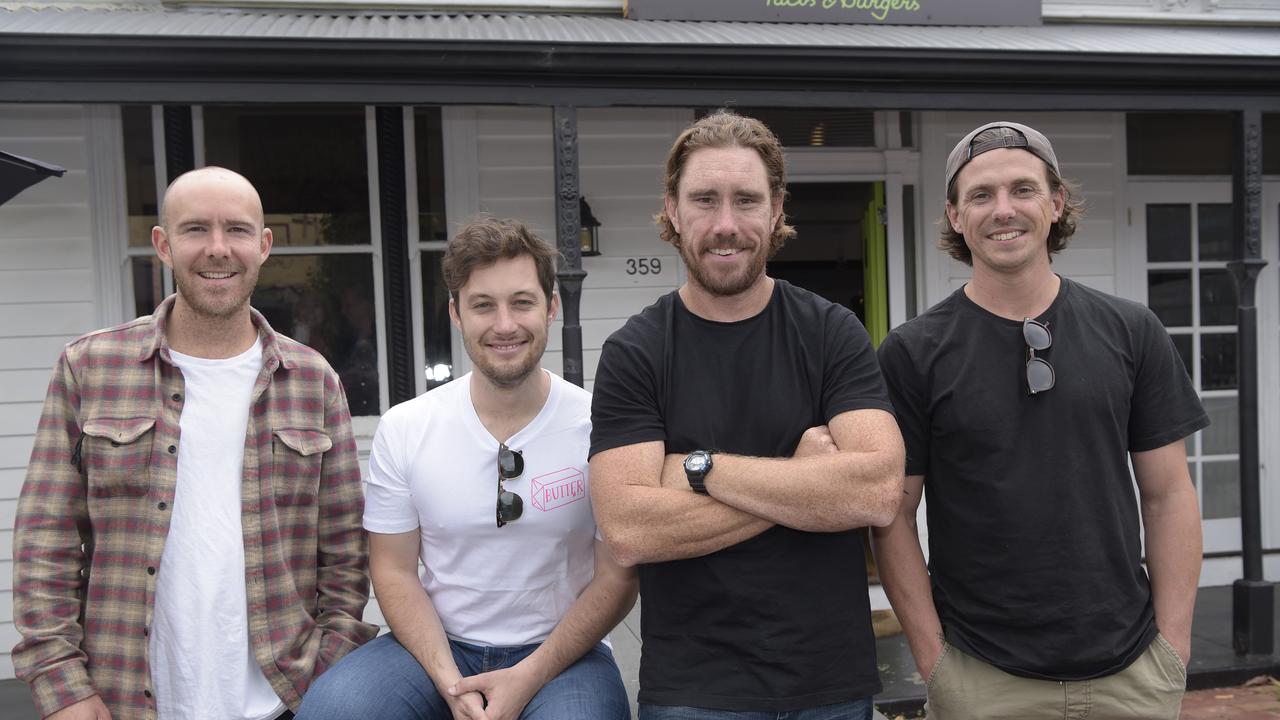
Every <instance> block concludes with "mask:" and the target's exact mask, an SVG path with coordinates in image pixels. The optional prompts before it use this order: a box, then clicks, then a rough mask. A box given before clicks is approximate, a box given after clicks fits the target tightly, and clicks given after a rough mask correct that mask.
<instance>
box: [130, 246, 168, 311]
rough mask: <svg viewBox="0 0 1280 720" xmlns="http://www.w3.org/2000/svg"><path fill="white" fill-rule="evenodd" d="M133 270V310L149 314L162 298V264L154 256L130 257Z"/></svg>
mask: <svg viewBox="0 0 1280 720" xmlns="http://www.w3.org/2000/svg"><path fill="white" fill-rule="evenodd" d="M129 266H130V268H131V269H132V271H133V311H134V313H135V314H136V315H137V316H138V317H142V316H143V315H150V314H151V313H152V312H153V311H154V310H155V309H156V307H158V306H159V305H160V301H161V300H164V274H163V270H164V265H163V264H162V263H161V262H160V261H159V260H157V259H156V258H154V257H135V258H130V260H129Z"/></svg>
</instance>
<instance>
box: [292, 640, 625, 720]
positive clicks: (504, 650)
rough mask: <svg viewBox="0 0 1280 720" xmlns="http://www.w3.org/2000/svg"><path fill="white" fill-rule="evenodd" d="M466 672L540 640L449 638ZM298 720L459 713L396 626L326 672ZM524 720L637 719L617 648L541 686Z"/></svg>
mask: <svg viewBox="0 0 1280 720" xmlns="http://www.w3.org/2000/svg"><path fill="white" fill-rule="evenodd" d="M449 649H450V650H452V651H453V660H454V662H456V663H457V664H458V671H459V672H461V673H462V675H463V677H469V676H471V675H479V674H480V673H483V672H489V671H491V670H500V669H502V668H508V667H511V666H512V665H515V664H516V663H518V662H520V661H521V660H523V659H525V658H526V657H528V656H529V655H530V654H531V653H533V651H534V650H537V649H538V645H536V644H535V645H524V646H521V647H483V646H480V645H468V644H467V643H461V642H455V641H452V640H450V641H449ZM297 717H298V720H366V718H377V719H378V720H399V718H416V719H418V720H453V713H452V712H451V711H450V710H449V705H448V703H446V702H445V701H444V698H442V697H440V694H439V693H437V692H436V687H435V685H434V684H433V683H432V682H431V678H430V677H428V676H427V673H426V671H425V670H423V669H422V665H420V664H419V663H418V660H417V658H415V657H414V656H413V655H411V654H409V651H408V650H405V649H404V647H403V646H401V645H400V643H399V642H398V641H397V640H396V639H395V637H394V636H393V635H391V634H390V633H388V634H386V635H382V636H381V637H378V638H375V639H374V640H373V641H372V642H370V643H368V644H367V645H365V646H363V647H361V648H360V649H358V650H356V651H354V652H352V653H351V654H350V655H347V656H346V657H344V658H342V659H341V660H339V661H338V663H337V664H336V665H334V666H333V668H332V669H330V670H329V671H327V672H325V673H324V674H323V675H321V676H320V677H319V678H317V679H316V681H315V683H313V684H312V686H311V689H310V690H308V691H307V694H306V696H305V697H303V699H302V706H301V707H300V708H298V715H297ZM520 718H521V720H631V708H630V705H629V704H628V702H627V691H626V688H624V687H623V685H622V676H621V675H620V674H619V673H618V665H617V663H615V662H614V660H613V653H611V652H610V651H609V648H607V647H605V646H604V644H603V643H601V644H598V645H596V646H595V647H594V648H592V649H591V650H590V651H589V652H588V653H587V654H586V655H583V656H582V657H581V658H579V659H578V661H577V662H575V663H574V664H572V665H570V666H569V667H568V668H566V669H565V670H564V672H562V673H560V674H559V675H558V676H556V677H555V679H553V680H552V681H551V682H549V683H547V684H546V685H543V686H542V689H541V690H539V691H538V693H537V694H536V695H534V696H533V699H531V700H530V701H529V704H528V705H526V706H525V708H524V710H523V711H522V712H521V713H520Z"/></svg>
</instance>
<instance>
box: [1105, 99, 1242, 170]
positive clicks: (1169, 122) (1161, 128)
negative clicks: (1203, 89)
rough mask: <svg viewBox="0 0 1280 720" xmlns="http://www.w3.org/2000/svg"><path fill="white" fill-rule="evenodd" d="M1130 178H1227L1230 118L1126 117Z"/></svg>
mask: <svg viewBox="0 0 1280 720" xmlns="http://www.w3.org/2000/svg"><path fill="white" fill-rule="evenodd" d="M1125 126H1126V133H1125V135H1126V138H1127V142H1126V144H1127V147H1128V159H1129V174H1130V175H1230V174H1231V156H1232V154H1233V153H1232V150H1231V116H1230V115H1228V114H1226V113H1170V112H1159V113H1129V114H1128V115H1126V116H1125Z"/></svg>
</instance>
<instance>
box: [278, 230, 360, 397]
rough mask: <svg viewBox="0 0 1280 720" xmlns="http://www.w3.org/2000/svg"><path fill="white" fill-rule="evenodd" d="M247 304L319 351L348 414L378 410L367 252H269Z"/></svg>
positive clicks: (287, 332)
mask: <svg viewBox="0 0 1280 720" xmlns="http://www.w3.org/2000/svg"><path fill="white" fill-rule="evenodd" d="M253 305H254V307H256V308H257V309H258V310H259V311H260V312H261V313H262V314H263V315H264V316H265V317H266V318H267V322H269V323H271V326H272V327H273V328H274V329H275V330H277V331H278V332H282V333H284V334H285V335H288V336H290V337H292V338H294V339H295V340H297V341H298V342H301V343H304V344H306V345H309V346H311V347H312V348H314V349H316V350H317V351H319V352H320V354H321V355H324V357H325V359H327V360H328V361H329V364H330V365H332V366H333V368H334V370H336V371H337V372H338V377H339V378H341V380H342V384H343V386H344V387H345V388H346V391H347V403H348V404H349V405H350V407H351V414H352V415H377V414H378V413H379V383H378V339H377V332H376V327H377V326H376V314H375V311H374V304H373V259H372V257H371V256H369V255H365V254H351V255H347V254H341V255H276V256H272V257H271V258H269V259H268V260H267V262H266V264H265V265H263V266H262V272H261V274H260V275H259V278H258V289H257V290H256V291H255V292H254V295H253Z"/></svg>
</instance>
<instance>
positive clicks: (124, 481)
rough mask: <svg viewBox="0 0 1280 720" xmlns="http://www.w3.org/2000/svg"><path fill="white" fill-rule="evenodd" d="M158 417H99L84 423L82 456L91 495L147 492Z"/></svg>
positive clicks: (97, 496) (99, 496)
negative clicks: (156, 418)
mask: <svg viewBox="0 0 1280 720" xmlns="http://www.w3.org/2000/svg"><path fill="white" fill-rule="evenodd" d="M155 425H156V420H155V418H95V419H93V420H89V421H87V422H86V423H85V424H84V429H83V433H84V435H83V436H82V437H81V439H80V442H81V447H80V458H81V463H82V464H83V468H84V472H85V475H86V476H87V477H88V483H89V496H90V497H96V498H105V497H113V496H120V495H130V496H134V495H146V494H147V489H148V488H149V486H150V482H151V454H152V452H153V450H154V447H153V446H154V445H155V433H154V432H152V431H153V430H154V429H155Z"/></svg>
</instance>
